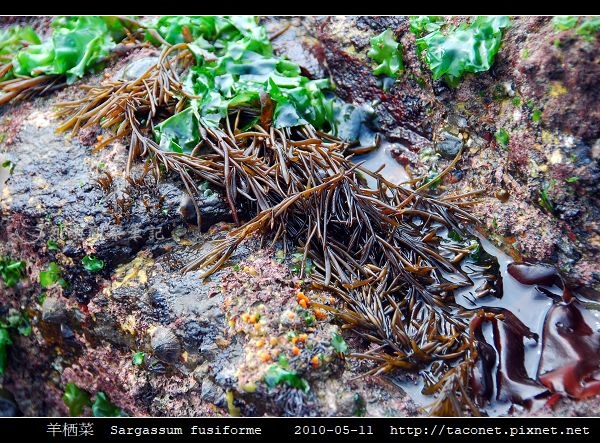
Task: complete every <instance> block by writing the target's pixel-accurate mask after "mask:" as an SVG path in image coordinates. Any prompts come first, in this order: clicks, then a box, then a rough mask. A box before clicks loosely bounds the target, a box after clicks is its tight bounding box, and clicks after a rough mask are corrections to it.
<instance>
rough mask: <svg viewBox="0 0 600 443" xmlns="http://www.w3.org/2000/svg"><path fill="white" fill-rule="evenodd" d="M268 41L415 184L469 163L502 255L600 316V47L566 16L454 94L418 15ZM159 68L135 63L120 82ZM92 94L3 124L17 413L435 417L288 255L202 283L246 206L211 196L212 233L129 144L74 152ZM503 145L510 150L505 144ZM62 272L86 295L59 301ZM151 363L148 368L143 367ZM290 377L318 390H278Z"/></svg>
mask: <svg viewBox="0 0 600 443" xmlns="http://www.w3.org/2000/svg"><path fill="white" fill-rule="evenodd" d="M265 25H266V26H267V29H268V30H269V32H270V33H271V35H276V34H279V35H278V36H277V37H275V38H274V40H273V43H274V46H275V48H276V50H278V51H280V52H283V53H286V54H288V55H289V57H290V58H292V59H293V60H295V61H297V62H298V63H300V64H301V65H302V67H303V69H304V71H305V73H306V74H308V75H310V76H312V77H315V78H318V77H323V76H326V75H330V76H331V77H332V79H333V81H334V82H335V84H336V86H337V93H338V95H339V96H340V97H341V98H343V99H344V100H347V101H352V102H354V103H356V104H369V105H370V106H372V107H373V109H374V110H375V112H376V114H377V115H378V119H377V120H376V126H377V128H378V129H379V130H380V131H381V132H382V134H383V135H385V137H386V139H387V143H386V144H385V145H384V146H382V148H383V149H387V150H390V152H391V153H392V155H393V156H395V157H396V158H397V159H398V160H399V161H400V163H402V164H403V165H404V166H406V169H407V171H408V172H409V173H410V174H412V175H415V176H417V175H421V174H427V173H429V172H430V171H432V170H433V171H441V170H442V169H443V168H444V167H445V166H446V165H447V164H448V163H449V162H450V161H451V159H452V158H453V157H454V156H455V155H456V153H457V152H458V151H460V149H461V148H462V149H463V153H462V157H461V160H460V162H459V163H458V165H457V168H456V170H455V171H454V172H453V173H452V174H450V175H448V176H447V177H446V178H445V179H444V181H443V183H442V184H441V185H440V186H438V191H443V190H445V189H448V190H458V191H460V192H469V191H472V190H476V189H481V190H484V193H483V194H482V195H481V196H480V201H481V202H480V204H479V205H477V206H476V207H475V208H474V210H475V213H476V215H477V216H478V217H480V218H481V221H482V223H481V226H480V228H481V229H482V231H483V232H484V233H485V234H486V236H487V237H488V238H490V239H491V240H492V241H494V242H495V243H496V245H498V246H500V247H501V248H503V249H504V250H505V251H507V252H508V253H509V254H511V255H512V256H513V257H514V258H519V259H525V260H534V261H544V262H549V263H553V264H556V265H557V266H558V267H559V269H560V270H561V271H562V272H563V274H564V276H565V277H566V278H567V279H568V281H569V282H570V284H571V285H573V286H576V287H578V288H579V291H580V292H582V293H584V294H586V295H587V296H588V297H590V298H596V299H597V298H598V294H599V293H600V269H599V266H598V261H597V259H596V257H597V254H598V247H599V246H600V245H599V237H598V233H599V226H598V223H599V221H598V220H600V217H599V216H600V214H599V213H598V211H599V209H598V196H597V190H598V189H597V187H598V174H599V168H598V157H599V156H600V145H599V142H598V138H599V137H600V133H599V131H600V129H599V128H600V125H599V123H600V122H599V119H600V108H599V107H598V103H599V100H598V98H599V97H598V94H599V92H598V91H599V90H600V88H598V85H599V80H600V67H599V62H598V41H597V40H594V41H588V40H584V39H582V38H580V37H578V36H576V35H575V34H574V32H573V31H564V32H558V31H555V30H554V29H553V28H552V25H551V23H550V22H549V19H547V18H535V17H532V18H517V19H515V20H514V24H513V26H512V27H511V28H510V29H509V30H508V31H507V32H506V36H505V40H504V44H503V47H502V49H501V50H500V52H499V54H498V56H497V59H496V63H495V65H494V67H493V68H492V70H491V71H490V72H487V73H481V74H478V75H470V76H467V77H466V78H465V79H464V80H463V81H462V82H461V84H460V85H459V86H458V88H456V89H450V88H448V87H447V86H446V85H445V84H444V83H443V82H441V81H440V82H432V81H431V78H430V75H429V73H428V70H427V68H426V66H424V65H423V64H422V63H421V62H420V61H419V59H418V58H417V56H416V55H415V50H414V49H415V47H414V36H413V35H412V33H411V32H410V31H408V20H407V18H405V17H400V18H392V17H385V18H370V17H327V18H286V19H280V18H271V19H265ZM387 28H391V29H392V30H394V32H395V33H396V35H397V36H398V38H399V41H401V42H402V44H403V47H404V60H405V64H406V71H405V73H404V74H403V75H402V76H401V77H400V78H399V80H398V81H397V82H396V83H395V84H394V85H393V86H392V87H391V89H389V90H388V91H384V90H383V89H382V87H381V82H380V81H379V80H378V79H377V78H376V77H375V76H373V75H372V73H371V69H372V66H371V63H370V61H369V59H368V58H367V57H366V52H367V48H368V46H369V39H370V37H372V36H373V35H375V34H377V33H379V32H381V31H383V30H384V29H387ZM556 42H558V43H556ZM152 55H153V54H152V53H151V51H150V52H148V51H147V50H141V51H138V52H134V53H132V54H130V55H129V56H128V57H127V58H126V59H124V60H120V61H118V62H116V64H115V65H113V66H110V67H109V68H108V69H107V71H106V72H105V75H106V76H108V77H110V76H111V75H115V76H116V75H121V74H120V73H121V72H122V70H123V67H124V66H125V65H126V64H127V63H129V62H130V61H131V60H136V59H141V58H143V57H148V56H152ZM101 78H102V77H101V76H99V77H94V78H92V79H86V81H92V82H98V81H100V79H101ZM77 94H78V89H77V86H76V85H75V86H72V87H69V88H68V89H66V90H64V91H61V92H59V93H55V94H54V95H50V96H48V97H45V98H40V99H36V100H34V101H32V102H26V103H16V104H11V105H8V106H5V107H4V108H2V109H0V140H1V141H0V160H1V161H2V162H4V161H7V160H8V161H10V162H11V164H12V165H14V169H13V170H12V173H10V171H9V168H0V256H4V255H10V256H12V257H14V258H18V259H22V260H25V261H26V262H27V271H26V278H25V279H23V280H22V281H21V282H20V283H19V284H18V285H17V286H16V287H15V288H6V287H5V286H3V285H2V283H0V318H3V317H5V316H6V315H8V314H9V312H24V313H26V314H27V315H28V317H29V319H30V322H31V324H32V334H31V335H30V336H28V337H24V336H19V335H18V334H13V341H14V345H13V346H12V347H10V348H9V366H8V370H7V373H6V375H5V376H4V379H3V380H2V385H3V387H4V388H5V389H6V390H7V392H9V393H10V395H9V394H6V395H4V394H2V395H0V397H1V401H2V402H4V403H7V405H8V406H6V408H7V409H10V408H11V407H12V408H13V409H14V406H15V405H18V409H19V410H20V412H21V413H22V414H24V415H65V414H67V409H66V406H65V405H64V403H63V401H62V395H63V389H64V386H65V385H66V384H67V383H69V382H74V383H76V384H77V385H78V386H79V387H81V388H82V389H85V390H87V391H88V392H90V393H95V392H98V391H104V392H105V393H107V395H108V397H109V398H110V399H111V401H112V402H113V403H115V404H116V405H118V406H119V407H121V408H123V410H125V411H126V412H127V413H128V414H130V415H186V416H197V415H204V416H207V415H209V416H210V415H229V414H232V415H263V414H268V415H313V416H316V415H365V414H366V415H375V416H382V415H416V414H420V413H422V411H421V410H419V409H418V407H417V406H416V405H415V403H413V402H412V401H411V400H410V398H409V397H408V396H407V395H406V394H405V393H404V392H402V391H401V390H399V389H398V387H397V386H395V385H393V383H392V382H391V381H389V380H387V379H386V378H384V377H367V378H357V377H358V376H359V375H360V374H362V373H364V372H366V371H367V370H368V369H370V366H369V364H368V363H366V362H364V361H360V360H352V359H344V358H343V357H342V356H341V355H340V354H339V353H338V352H337V351H336V350H335V349H334V348H333V346H332V336H333V334H338V333H341V334H342V335H343V336H344V338H345V339H346V341H347V342H348V345H349V347H350V350H351V351H364V350H365V349H366V347H367V343H366V342H363V341H362V340H361V339H359V338H358V337H356V336H354V335H353V334H352V333H347V332H343V331H340V329H339V326H338V325H337V323H336V322H335V321H334V320H333V319H332V317H331V315H330V314H328V313H327V312H326V311H323V310H319V309H313V308H311V306H310V301H315V302H319V303H322V304H326V305H333V306H336V303H337V302H336V300H335V299H332V298H331V297H330V295H329V294H324V293H320V292H318V291H315V290H313V289H312V288H311V287H310V285H309V284H308V283H307V282H303V281H300V280H299V278H298V276H297V275H296V274H295V273H294V272H293V271H292V270H291V266H290V262H289V260H287V259H284V257H283V256H282V254H281V253H280V252H279V250H280V248H281V245H273V246H272V247H265V246H264V245H260V244H259V243H258V242H257V241H254V240H252V241H249V242H247V243H246V244H245V245H244V247H243V248H242V249H241V250H240V251H238V252H237V253H236V255H234V256H233V257H232V259H231V260H230V262H229V263H228V265H227V266H226V267H225V268H224V269H223V270H222V271H221V272H219V273H217V274H215V275H213V276H212V277H211V278H210V279H209V280H208V281H201V280H200V279H199V273H198V272H190V273H188V274H185V275H182V274H181V272H180V269H181V268H182V267H183V266H184V265H185V264H187V263H188V262H189V261H190V260H191V259H193V258H194V257H195V256H197V254H199V253H200V252H201V251H202V250H203V248H208V247H210V245H211V242H213V241H215V240H217V239H219V238H221V237H222V236H223V235H224V234H225V233H226V232H227V230H228V229H230V227H231V225H230V224H229V223H230V222H231V219H230V213H229V210H228V207H227V205H226V204H225V203H224V202H223V200H222V198H221V196H220V194H219V193H218V192H217V191H215V190H213V189H210V187H207V186H203V187H202V191H201V195H198V196H197V197H198V199H199V201H200V202H201V205H200V207H201V212H202V213H201V220H202V224H201V226H200V229H198V227H197V226H195V224H194V223H195V220H196V214H195V212H194V209H193V205H191V204H190V203H191V202H190V200H189V197H187V196H186V194H185V192H184V190H183V187H182V185H181V183H180V182H179V181H178V180H177V178H176V177H172V176H167V177H163V179H162V180H160V181H158V182H157V181H155V180H154V179H153V178H151V176H150V175H146V176H144V175H143V172H144V168H143V165H136V167H135V171H134V177H135V180H136V181H135V182H131V181H128V180H127V179H126V178H125V174H124V172H123V171H124V169H125V164H126V158H127V149H126V147H125V146H123V145H121V144H118V143H116V144H112V145H110V146H109V147H108V148H106V149H104V150H102V151H100V152H98V153H95V152H93V148H94V144H95V143H96V142H97V141H98V140H101V138H102V137H103V136H104V134H102V133H101V132H97V131H86V132H85V133H83V134H80V136H79V137H76V138H69V137H66V136H63V135H57V134H55V132H54V130H55V128H56V127H57V125H58V121H57V120H56V119H55V118H54V117H53V113H52V108H51V107H52V105H53V104H54V103H57V102H60V101H62V100H64V99H65V98H68V97H73V96H75V95H77ZM536 111H539V112H541V118H540V119H539V121H534V119H533V118H532V117H533V115H534V113H535V112H536ZM536 120H537V119H536ZM501 128H504V129H505V130H506V131H507V132H508V134H509V137H510V138H509V143H508V145H507V146H506V147H503V146H501V145H500V144H499V143H498V142H497V141H496V140H495V138H494V134H495V132H496V131H497V130H499V129H501ZM574 177H576V179H573V178H574ZM542 196H544V198H542ZM548 201H549V202H550V204H547V202H548ZM49 240H50V241H54V242H56V244H57V245H58V248H54V247H50V245H51V243H48V241H49ZM90 254H91V255H95V256H97V257H99V258H100V259H101V260H103V261H104V263H105V266H104V268H103V269H102V270H101V271H100V272H99V273H91V272H88V271H85V270H84V269H83V267H82V265H81V260H82V258H83V257H84V256H85V255H90ZM50 262H55V263H57V264H58V265H59V266H60V268H61V275H62V277H63V278H64V279H65V280H66V281H67V282H68V283H69V285H68V287H65V288H61V287H60V286H59V285H54V286H53V287H50V288H45V289H44V288H41V287H40V285H39V283H38V281H39V273H40V271H42V270H44V269H46V268H47V266H48V263H50ZM41 294H44V296H40V295H41ZM134 352H144V354H145V358H144V360H143V363H142V364H141V365H134V363H133V360H132V354H133V353H134ZM274 367H275V368H280V369H286V370H288V371H289V372H291V373H293V374H295V376H296V377H297V379H299V380H304V381H305V383H307V384H308V386H309V389H308V390H307V391H306V392H305V391H304V390H303V389H301V388H298V387H291V386H288V385H286V384H285V383H281V384H277V385H275V386H268V385H267V384H266V383H265V381H264V380H265V375H267V373H268V371H269V370H271V371H273V369H272V368H274ZM10 396H14V401H13V400H10V401H9V400H5V399H6V398H9V397H10ZM4 403H3V404H4ZM597 403H598V402H597V399H592V400H590V401H588V402H573V401H570V400H562V401H559V402H558V404H557V406H556V409H555V410H554V412H552V411H549V410H542V411H541V412H537V413H538V414H543V415H548V414H560V415H589V414H591V415H597V413H598V410H599V409H598V404H597ZM2 407H3V408H5V406H2ZM13 413H14V411H13Z"/></svg>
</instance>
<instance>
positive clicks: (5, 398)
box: [0, 388, 21, 417]
mask: <svg viewBox="0 0 600 443" xmlns="http://www.w3.org/2000/svg"><path fill="white" fill-rule="evenodd" d="M20 415H21V411H20V410H19V405H17V402H16V401H15V397H14V396H13V395H12V393H11V392H10V391H8V390H6V389H2V388H0V417H19V416H20Z"/></svg>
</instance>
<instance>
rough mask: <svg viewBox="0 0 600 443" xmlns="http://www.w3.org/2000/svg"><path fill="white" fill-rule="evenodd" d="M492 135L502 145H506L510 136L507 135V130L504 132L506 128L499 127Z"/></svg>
mask: <svg viewBox="0 0 600 443" xmlns="http://www.w3.org/2000/svg"><path fill="white" fill-rule="evenodd" d="M494 137H496V141H497V142H498V143H500V144H501V145H502V146H504V147H506V146H508V141H509V140H510V136H509V135H508V132H506V129H504V128H500V129H499V130H498V131H496V133H495V134H494Z"/></svg>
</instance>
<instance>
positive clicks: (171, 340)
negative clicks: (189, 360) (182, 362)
mask: <svg viewBox="0 0 600 443" xmlns="http://www.w3.org/2000/svg"><path fill="white" fill-rule="evenodd" d="M150 344H151V346H152V351H153V352H154V355H155V356H156V357H158V358H159V359H160V360H162V361H164V362H165V363H176V362H177V361H179V357H180V356H181V344H180V343H179V339H178V338H177V336H176V335H175V334H174V333H173V331H171V330H170V329H168V328H165V327H162V326H159V327H158V328H156V330H155V331H154V333H153V334H152V340H151V341H150Z"/></svg>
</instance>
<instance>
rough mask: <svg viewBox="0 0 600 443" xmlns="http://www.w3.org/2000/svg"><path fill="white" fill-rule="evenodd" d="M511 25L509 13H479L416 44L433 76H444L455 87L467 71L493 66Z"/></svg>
mask: <svg viewBox="0 0 600 443" xmlns="http://www.w3.org/2000/svg"><path fill="white" fill-rule="evenodd" d="M508 26H510V19H509V18H508V17H506V16H494V17H488V16H480V17H477V18H476V19H475V20H474V21H473V23H471V24H466V23H463V24H462V25H460V26H459V27H457V28H455V29H452V30H449V31H448V32H447V33H442V31H441V30H437V31H434V32H432V33H430V34H427V35H426V36H424V37H422V38H420V39H417V41H416V44H417V48H418V50H419V51H420V52H421V53H422V54H423V57H424V60H425V62H426V63H427V64H428V65H429V68H430V69H431V72H432V74H433V79H434V80H438V79H440V78H442V77H444V78H445V80H446V82H447V83H448V84H449V85H451V86H456V85H457V84H458V82H459V80H460V79H461V78H462V76H463V75H464V74H465V73H468V72H472V73H475V72H483V71H487V70H488V69H490V67H491V66H492V64H493V63H494V58H495V56H496V54H497V53H498V50H499V49H500V45H501V43H502V32H503V30H504V29H505V28H507V27H508Z"/></svg>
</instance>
